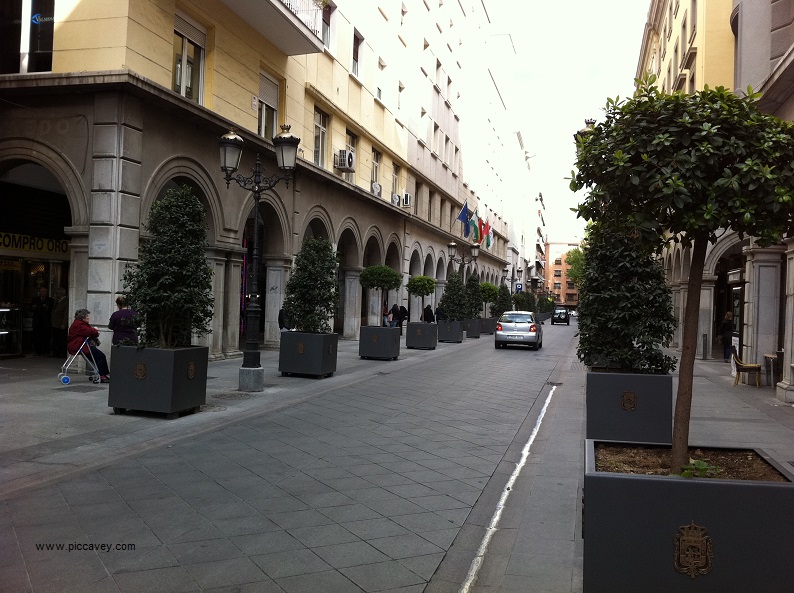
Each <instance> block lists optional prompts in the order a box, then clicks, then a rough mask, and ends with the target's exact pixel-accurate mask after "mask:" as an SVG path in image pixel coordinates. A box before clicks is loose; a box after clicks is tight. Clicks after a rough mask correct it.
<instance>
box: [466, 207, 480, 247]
mask: <svg viewBox="0 0 794 593" xmlns="http://www.w3.org/2000/svg"><path fill="white" fill-rule="evenodd" d="M479 220H480V215H479V214H478V213H477V210H475V211H474V213H473V214H472V215H471V218H470V219H469V227H470V228H471V240H472V241H473V242H475V243H479V242H480V228H479V226H478V222H479ZM464 235H465V234H464ZM465 236H468V235H465Z"/></svg>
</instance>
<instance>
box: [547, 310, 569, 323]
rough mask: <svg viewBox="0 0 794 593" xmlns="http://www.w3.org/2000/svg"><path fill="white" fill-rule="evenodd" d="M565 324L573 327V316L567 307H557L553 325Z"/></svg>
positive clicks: (552, 315) (553, 316)
mask: <svg viewBox="0 0 794 593" xmlns="http://www.w3.org/2000/svg"><path fill="white" fill-rule="evenodd" d="M555 323H564V324H565V325H571V314H570V313H569V312H568V309H567V308H566V307H555V308H554V313H552V314H551V324H552V325H554V324H555Z"/></svg>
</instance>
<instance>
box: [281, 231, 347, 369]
mask: <svg viewBox="0 0 794 593" xmlns="http://www.w3.org/2000/svg"><path fill="white" fill-rule="evenodd" d="M336 268H337V260H336V254H335V253H334V249H333V246H332V245H331V242H330V241H329V240H328V239H322V238H317V237H309V238H307V239H306V240H305V241H304V242H303V245H302V246H301V249H300V251H299V252H298V255H297V256H296V257H295V267H294V268H293V270H292V274H291V275H290V277H289V280H288V281H287V286H286V290H285V295H284V305H283V307H284V314H285V315H286V317H287V319H289V320H290V322H291V323H292V325H293V327H294V329H295V331H288V332H282V333H281V343H280V346H279V359H278V369H279V371H280V372H281V374H282V375H285V376H286V375H290V374H297V375H312V376H315V377H330V376H331V375H333V374H334V372H336V352H337V346H338V342H339V336H338V335H337V334H334V333H331V331H332V328H331V324H330V319H331V318H332V316H333V314H334V311H335V310H336V305H337V301H338V300H339V286H338V284H337V277H336Z"/></svg>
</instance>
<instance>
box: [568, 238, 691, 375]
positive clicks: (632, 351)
mask: <svg viewBox="0 0 794 593" xmlns="http://www.w3.org/2000/svg"><path fill="white" fill-rule="evenodd" d="M583 270H584V275H583V277H582V283H581V286H580V288H579V346H578V348H577V354H578V356H579V360H581V361H582V362H584V363H585V364H586V365H587V366H590V367H605V368H610V369H615V370H617V371H620V372H624V373H656V374H667V373H669V372H671V371H673V370H675V366H676V360H675V358H672V357H670V356H667V355H666V354H664V352H662V348H663V347H667V346H669V345H670V340H672V338H673V332H674V331H675V327H676V322H675V317H674V316H673V301H672V298H671V297H670V290H669V288H668V287H667V285H666V284H665V279H664V270H663V269H662V266H661V264H660V263H659V260H658V259H657V258H656V257H654V254H653V251H652V249H650V248H649V247H648V245H647V244H643V243H642V241H641V240H640V239H639V238H638V237H632V236H631V235H630V234H628V233H627V232H626V231H625V229H623V230H613V229H610V228H608V227H605V226H604V225H601V224H597V223H596V224H591V225H590V227H589V230H588V235H587V241H586V243H585V248H584V267H583Z"/></svg>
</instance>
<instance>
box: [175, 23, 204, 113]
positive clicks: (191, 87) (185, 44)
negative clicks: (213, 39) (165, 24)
mask: <svg viewBox="0 0 794 593" xmlns="http://www.w3.org/2000/svg"><path fill="white" fill-rule="evenodd" d="M206 45H207V30H206V29H205V28H204V27H202V26H201V25H199V24H198V23H197V22H195V21H194V20H192V19H190V18H189V17H188V16H187V15H184V14H182V13H179V12H177V13H176V14H175V15H174V87H173V90H174V91H176V92H177V93H179V94H180V95H182V96H183V97H185V98H186V99H190V100H191V101H193V102H194V103H198V104H202V103H203V99H204V96H203V95H204V89H203V86H204V48H205V47H206Z"/></svg>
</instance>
